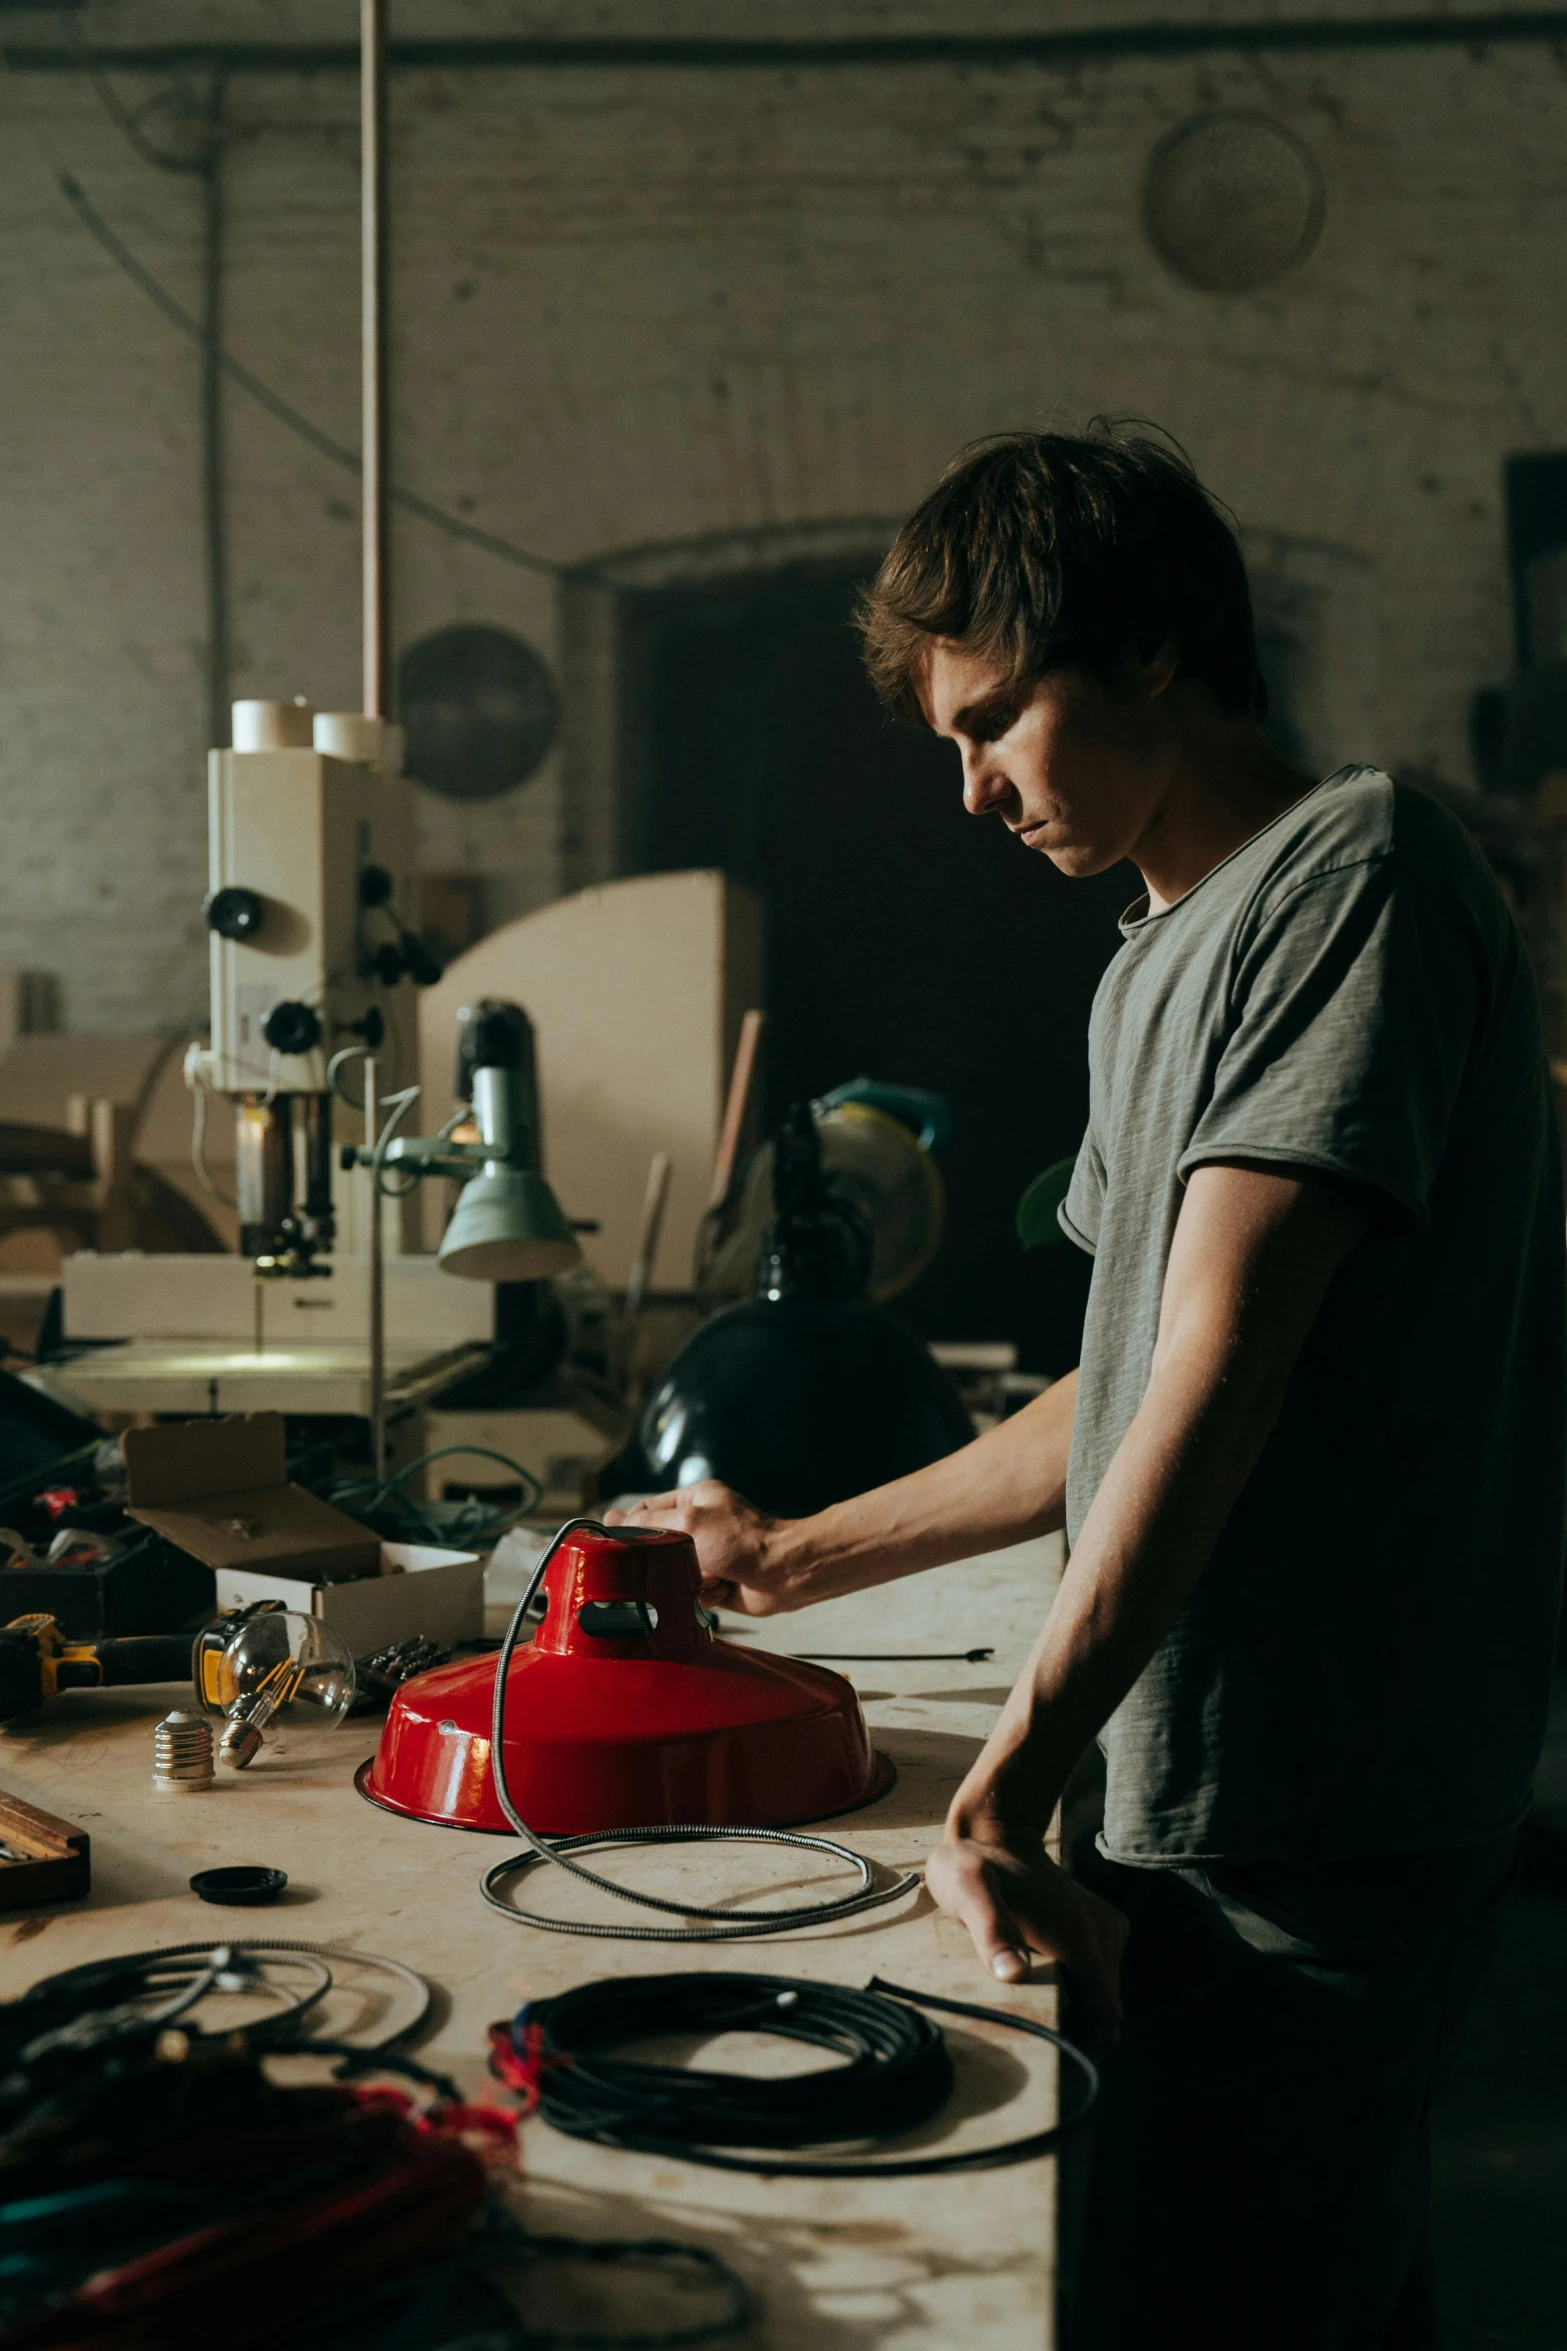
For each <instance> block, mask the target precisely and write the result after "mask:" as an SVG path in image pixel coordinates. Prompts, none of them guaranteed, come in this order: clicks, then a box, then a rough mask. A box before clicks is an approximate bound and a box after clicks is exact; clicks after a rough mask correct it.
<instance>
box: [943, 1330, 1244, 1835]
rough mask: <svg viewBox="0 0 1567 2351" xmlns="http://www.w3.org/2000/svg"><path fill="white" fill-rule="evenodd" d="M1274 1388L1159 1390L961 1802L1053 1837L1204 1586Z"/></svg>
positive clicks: (1179, 1379) (965, 1821)
mask: <svg viewBox="0 0 1567 2351" xmlns="http://www.w3.org/2000/svg"><path fill="white" fill-rule="evenodd" d="M1278 1409H1279V1395H1278V1392H1277V1391H1276V1389H1275V1388H1274V1387H1273V1386H1272V1384H1271V1383H1268V1382H1265V1381H1244V1380H1235V1379H1226V1378H1225V1377H1224V1376H1223V1375H1222V1373H1221V1372H1219V1371H1218V1370H1217V1369H1216V1368H1215V1367H1213V1366H1212V1365H1205V1364H1203V1363H1202V1362H1200V1361H1199V1362H1197V1363H1190V1362H1186V1363H1183V1362H1176V1363H1174V1364H1172V1365H1170V1366H1169V1367H1168V1368H1167V1369H1166V1370H1164V1371H1163V1372H1161V1373H1159V1374H1157V1375H1156V1376H1155V1378H1154V1379H1153V1381H1152V1382H1151V1383H1150V1385H1149V1389H1148V1393H1147V1395H1146V1396H1145V1397H1144V1399H1143V1402H1142V1405H1141V1407H1140V1408H1139V1410H1138V1413H1137V1417H1136V1418H1135V1420H1134V1421H1133V1422H1132V1425H1131V1427H1130V1428H1129V1429H1128V1430H1127V1433H1126V1436H1125V1438H1124V1439H1123V1440H1122V1443H1121V1445H1120V1448H1119V1450H1118V1451H1117V1453H1116V1456H1115V1459H1114V1461H1113V1462H1112V1463H1111V1466H1110V1468H1109V1470H1108V1472H1107V1473H1106V1476H1105V1479H1104V1483H1103V1484H1102V1485H1101V1487H1100V1489H1099V1492H1098V1493H1097V1495H1096V1496H1095V1497H1094V1502H1093V1506H1092V1508H1091V1509H1090V1511H1089V1513H1088V1516H1087V1518H1086V1519H1085V1521H1084V1523H1083V1528H1082V1532H1081V1534H1080V1536H1079V1538H1078V1543H1077V1548H1076V1550H1075V1551H1074V1553H1073V1555H1072V1558H1071V1560H1070V1562H1069V1563H1068V1567H1067V1572H1066V1574H1065V1576H1064V1577H1063V1578H1062V1582H1061V1588H1060V1590H1059V1591H1058V1593H1057V1595H1056V1599H1055V1603H1054V1605H1053V1607H1052V1608H1051V1611H1050V1614H1049V1616H1048V1618H1047V1619H1046V1622H1045V1626H1044V1630H1043V1631H1042V1632H1041V1634H1040V1636H1039V1639H1038V1641H1037V1642H1036V1643H1035V1645H1034V1650H1033V1654H1032V1656H1031V1657H1030V1659H1029V1661H1028V1664H1027V1665H1026V1666H1025V1667H1024V1669H1023V1672H1022V1673H1021V1674H1020V1675H1019V1677H1018V1680H1017V1683H1016V1685H1015V1687H1014V1689H1013V1691H1012V1694H1011V1696H1010V1697H1009V1699H1008V1700H1007V1703H1006V1705H1005V1706H1004V1707H1003V1709H1002V1712H1001V1715H1000V1718H999V1719H998V1721H997V1724H996V1727H995V1730H994V1731H993V1732H992V1733H991V1736H990V1738H989V1739H988V1740H987V1742H986V1744H985V1747H984V1749H983V1751H982V1753H981V1754H980V1756H979V1757H978V1759H977V1760H976V1762H975V1764H974V1766H973V1768H972V1769H971V1771H970V1772H969V1774H968V1776H967V1778H966V1779H965V1780H964V1783H963V1785H962V1787H961V1788H960V1789H959V1791H958V1794H957V1796H956V1797H955V1799H954V1801H953V1807H952V1823H953V1825H954V1826H955V1827H959V1828H960V1830H961V1831H962V1833H968V1830H969V1829H970V1828H971V1827H972V1825H973V1823H974V1822H975V1821H976V1820H977V1819H979V1818H981V1817H982V1816H984V1815H985V1814H987V1813H989V1814H995V1815H998V1816H1002V1817H1005V1818H1007V1819H1008V1820H1012V1821H1017V1822H1025V1823H1031V1824H1032V1825H1034V1826H1035V1827H1037V1828H1039V1829H1041V1830H1043V1829H1044V1828H1045V1827H1046V1825H1047V1824H1048V1822H1049V1819H1050V1815H1051V1813H1052V1812H1053V1811H1054V1810H1055V1807H1056V1805H1057V1803H1058V1802H1059V1801H1060V1797H1061V1791H1062V1789H1063V1788H1064V1786H1065V1784H1066V1780H1067V1777H1068V1775H1069V1773H1070V1772H1071V1769H1072V1766H1073V1764H1074V1763H1075V1762H1076V1760H1077V1758H1078V1756H1079V1755H1080V1754H1081V1753H1082V1751H1083V1749H1084V1748H1085V1747H1086V1746H1087V1745H1088V1743H1089V1741H1090V1740H1091V1739H1093V1738H1094V1737H1095V1735H1096V1734H1097V1732H1098V1731H1099V1730H1100V1728H1101V1727H1102V1725H1103V1724H1104V1723H1105V1721H1106V1720H1107V1719H1108V1718H1109V1716H1110V1715H1111V1714H1112V1713H1113V1712H1114V1711H1115V1709H1116V1707H1117V1706H1118V1705H1119V1704H1120V1702H1121V1700H1122V1699H1123V1698H1124V1697H1125V1695H1126V1693H1127V1691H1128V1690H1129V1689H1130V1688H1131V1686H1132V1684H1133V1682H1134V1681H1135V1680H1136V1679H1137V1676H1138V1675H1139V1674H1140V1673H1141V1672H1142V1670H1143V1667H1144V1666H1145V1665H1146V1664H1147V1663H1148V1660H1149V1659H1150V1657H1151V1656H1152V1655H1153V1653H1154V1651H1155V1649H1156V1648H1157V1647H1158V1646H1159V1643H1160V1641H1161V1640H1162V1639H1163V1638H1164V1635H1165V1634H1166V1633H1167V1632H1168V1630H1169V1628H1170V1626H1171V1625H1172V1624H1173V1623H1174V1621H1175V1619H1176V1617H1177V1616H1178V1615H1179V1613H1180V1611H1181V1609H1182V1607H1183V1606H1184V1605H1185V1603H1186V1601H1187V1599H1188V1598H1189V1597H1190V1594H1191V1592H1192V1590H1193V1588H1194V1587H1195V1585H1196V1583H1197V1579H1198V1577H1199V1576H1200V1575H1201V1573H1202V1571H1203V1568H1204V1567H1205V1566H1206V1565H1207V1562H1208V1558H1209V1555H1210V1553H1211V1551H1212V1549H1213V1546H1214V1544H1215V1542H1216V1541H1217V1540H1218V1537H1219V1534H1220V1532H1221V1530H1222V1528H1223V1526H1224V1522H1225V1519H1226V1518H1227V1517H1228V1515H1229V1513H1230V1510H1231V1508H1232V1507H1233V1505H1234V1503H1235V1500H1236V1497H1237V1496H1238V1495H1239V1493H1240V1490H1241V1488H1242V1486H1243V1485H1244V1484H1245V1482H1246V1479H1247V1478H1248V1477H1249V1476H1250V1474H1251V1471H1252V1468H1253V1467H1254V1465H1255V1462H1256V1459H1257V1456H1258V1454H1259V1453H1260V1452H1261V1450H1262V1447H1263V1445H1264V1443H1265V1442H1266V1440H1267V1436H1268V1432H1269V1430H1270V1429H1271V1428H1272V1426H1273V1423H1274V1421H1275V1419H1276V1418H1277V1415H1278Z"/></svg>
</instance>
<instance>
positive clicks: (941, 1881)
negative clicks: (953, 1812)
mask: <svg viewBox="0 0 1567 2351" xmlns="http://www.w3.org/2000/svg"><path fill="white" fill-rule="evenodd" d="M925 1883H926V1885H927V1886H928V1887H929V1888H930V1890H931V1893H932V1894H933V1895H934V1896H935V1898H936V1901H937V1902H938V1904H939V1905H940V1907H941V1908H942V1909H943V1910H944V1911H945V1912H946V1913H947V1915H948V1917H949V1918H955V1919H956V1920H957V1921H958V1923H959V1925H960V1926H965V1927H967V1928H968V1931H969V1933H970V1935H971V1936H972V1937H973V1939H974V1948H975V1950H976V1951H977V1952H978V1953H979V1956H980V1958H981V1959H982V1960H983V1961H984V1963H985V1965H986V1967H988V1968H989V1970H990V1972H991V1974H992V1975H994V1976H996V1977H998V1978H999V1979H1000V1981H1001V1982H1002V1983H1006V1984H1015V1983H1021V1982H1023V1981H1025V1980H1026V1978H1027V1976H1028V1974H1029V1971H1030V1968H1031V1966H1032V1963H1033V1961H1034V1960H1035V1959H1036V1958H1038V1959H1055V1960H1059V1961H1060V1963H1061V1966H1062V1967H1063V1969H1064V1970H1065V1971H1066V1974H1067V1976H1068V1977H1069V1978H1070V1980H1071V1985H1072V1990H1073V1992H1074V1993H1075V1994H1076V1996H1077V1998H1078V1999H1079V2000H1080V2001H1081V2002H1082V2004H1083V2009H1084V2016H1085V2022H1086V2024H1087V2027H1088V2030H1089V2032H1090V2033H1091V2034H1092V2036H1093V2037H1094V2038H1096V2039H1102V2040H1107V2041H1114V2040H1116V2039H1118V2038H1119V2036H1120V2030H1121V1954H1122V1952H1123V1951H1124V1950H1125V1948H1126V1938H1127V1935H1128V1933H1129V1931H1130V1930H1129V1928H1128V1925H1127V1921H1126V1918H1125V1916H1124V1914H1123V1913H1122V1912H1121V1911H1119V1910H1117V1909H1115V1908H1114V1906H1113V1905H1112V1904H1111V1903H1109V1902H1104V1901H1101V1900H1100V1898H1099V1896H1098V1895H1097V1894H1091V1893H1090V1892H1089V1891H1088V1889H1087V1887H1086V1886H1080V1885H1078V1884H1077V1883H1076V1881H1075V1880H1074V1879H1072V1878H1069V1877H1068V1876H1067V1874H1066V1871H1065V1870H1064V1869H1060V1868H1058V1867H1057V1865H1056V1863H1055V1862H1053V1861H1052V1860H1051V1859H1050V1858H1049V1856H1048V1854H1047V1853H1046V1852H1045V1849H1044V1840H1043V1838H1042V1837H1041V1836H1040V1834H1039V1831H1038V1830H1037V1829H1035V1828H1030V1827H1026V1826H1023V1825H1021V1824H1019V1825H1009V1824H1007V1823H1004V1822H996V1823H986V1824H985V1825H984V1826H983V1827H976V1828H975V1829H974V1830H973V1831H972V1832H970V1833H969V1834H967V1835H958V1834H955V1833H954V1832H953V1831H951V1830H949V1831H948V1833H947V1835H946V1836H945V1837H944V1838H943V1839H942V1842H941V1843H940V1844H939V1845H938V1846H937V1847H936V1850H935V1852H934V1853H933V1854H932V1855H931V1857H930V1859H929V1861H927V1863H926V1864H925Z"/></svg>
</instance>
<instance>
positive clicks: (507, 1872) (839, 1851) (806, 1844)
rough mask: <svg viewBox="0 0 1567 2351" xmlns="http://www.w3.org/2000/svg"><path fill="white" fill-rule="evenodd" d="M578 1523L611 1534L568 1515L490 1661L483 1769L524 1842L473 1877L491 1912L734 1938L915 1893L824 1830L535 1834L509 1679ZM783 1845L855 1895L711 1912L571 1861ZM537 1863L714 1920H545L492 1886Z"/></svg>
mask: <svg viewBox="0 0 1567 2351" xmlns="http://www.w3.org/2000/svg"><path fill="white" fill-rule="evenodd" d="M579 1530H583V1531H585V1532H587V1533H590V1534H595V1535H610V1536H612V1537H613V1536H614V1533H615V1530H614V1529H613V1528H612V1527H606V1526H604V1525H602V1524H601V1523H600V1522H599V1520H597V1519H596V1518H568V1519H567V1521H566V1523H565V1525H564V1526H563V1527H560V1528H558V1529H557V1530H556V1532H555V1534H554V1535H553V1536H552V1537H551V1538H550V1541H549V1543H548V1544H547V1545H546V1547H545V1550H544V1553H543V1555H542V1557H541V1558H540V1560H539V1563H538V1565H537V1567H536V1568H535V1569H534V1571H533V1573H532V1575H531V1576H530V1577H529V1579H528V1585H527V1589H526V1591H525V1592H524V1593H523V1595H522V1598H521V1599H520V1600H519V1601H518V1603H517V1606H516V1609H515V1611H514V1613H513V1615H512V1620H511V1623H510V1624H509V1625H508V1626H507V1628H506V1638H505V1640H504V1641H503V1642H502V1643H501V1651H500V1656H499V1658H498V1659H497V1660H496V1666H495V1701H494V1705H493V1707H492V1709H491V1714H490V1771H491V1775H492V1777H493V1779H494V1782H495V1793H496V1795H497V1797H498V1798H499V1799H500V1807H501V1810H502V1811H503V1812H504V1813H505V1815H506V1818H507V1819H508V1820H509V1821H510V1822H511V1825H512V1827H513V1828H514V1829H515V1830H516V1832H517V1834H518V1836H519V1837H521V1838H522V1839H523V1840H524V1842H525V1843H526V1844H527V1846H528V1848H529V1850H528V1851H527V1852H526V1853H513V1854H511V1855H510V1856H509V1857H508V1858H507V1859H506V1860H505V1861H498V1862H496V1863H495V1865H494V1867H493V1868H491V1869H487V1870H486V1871H485V1873H484V1875H483V1877H482V1878H481V1879H480V1881H479V1886H480V1891H481V1892H482V1894H483V1896H484V1899H485V1901H486V1902H488V1904H489V1905H490V1908H491V1909H492V1910H498V1911H499V1912H500V1914H501V1916H502V1917H503V1918H509V1919H512V1920H513V1921H514V1922H515V1923H516V1924H517V1925H519V1926H530V1927H543V1928H546V1929H547V1930H548V1931H549V1932H550V1933H551V1934H557V1935H596V1936H602V1937H607V1938H609V1939H610V1940H612V1941H615V1942H635V1943H738V1942H741V1941H743V1940H744V1939H745V1938H747V1937H748V1936H752V1935H776V1934H786V1933H788V1932H789V1931H791V1930H792V1929H794V1928H797V1927H814V1926H831V1925H834V1924H835V1923H836V1922H837V1921H838V1920H839V1919H844V1918H856V1917H858V1916H859V1914H860V1913H861V1912H862V1911H865V1910H879V1909H880V1908H881V1907H882V1905H883V1904H884V1903H888V1902H897V1901H899V1900H900V1899H901V1898H902V1896H903V1895H905V1894H909V1893H912V1892H913V1890H914V1888H915V1887H916V1886H917V1885H918V1884H919V1875H918V1872H917V1871H914V1870H909V1871H906V1872H905V1873H904V1875H903V1876H901V1877H899V1878H897V1879H895V1880H894V1882H893V1883H892V1884H891V1885H890V1886H878V1885H877V1883H876V1878H875V1873H874V1871H873V1869H872V1867H871V1864H870V1863H869V1862H868V1861H867V1860H866V1858H865V1856H864V1854H863V1853H855V1852H853V1851H852V1850H851V1848H850V1847H849V1846H847V1845H839V1844H836V1843H835V1842H834V1840H833V1839H832V1838H831V1837H807V1836H802V1835H800V1834H799V1832H798V1831H797V1830H793V1829H751V1828H700V1827H690V1828H656V1829H599V1830H595V1831H593V1832H592V1833H591V1834H589V1835H587V1836H576V1837H550V1838H544V1837H541V1836H539V1835H537V1834H536V1832H535V1831H534V1830H533V1829H531V1828H530V1827H529V1826H528V1824H527V1822H526V1821H525V1820H524V1819H523V1817H522V1814H521V1813H520V1812H519V1811H518V1810H517V1807H516V1805H515V1803H514V1802H513V1801H512V1793H511V1789H510V1787H509V1786H508V1785H507V1779H506V1678H507V1673H508V1670H509V1668H510V1665H511V1661H512V1655H513V1652H514V1651H515V1649H516V1646H517V1641H518V1638H519V1636H520V1634H521V1632H522V1628H523V1625H524V1623H525V1621H526V1619H527V1614H528V1610H529V1608H530V1607H531V1606H532V1603H533V1597H534V1594H535V1593H536V1592H537V1591H538V1589H539V1586H540V1585H541V1584H542V1583H543V1581H544V1571H545V1569H546V1568H547V1567H548V1566H549V1563H550V1561H551V1560H552V1559H553V1558H554V1556H555V1554H556V1552H557V1551H558V1550H559V1549H560V1547H561V1545H562V1543H563V1542H564V1541H565V1540H566V1537H567V1536H568V1535H573V1534H576V1533H577V1532H578V1531H579ZM728 1844H736V1845H785V1846H787V1847H788V1848H789V1849H790V1850H791V1851H792V1852H796V1853H800V1852H804V1853H825V1854H826V1855H827V1856H828V1857H829V1859H831V1860H833V1861H841V1862H843V1863H845V1864H846V1865H847V1866H848V1867H849V1868H850V1869H852V1870H853V1871H854V1872H855V1874H856V1876H857V1877H858V1879H859V1884H858V1886H857V1887H856V1888H855V1890H854V1892H853V1893H852V1894H841V1895H837V1896H833V1897H830V1898H829V1899H828V1900H826V1901H822V1902H796V1903H791V1904H789V1905H788V1906H787V1907H785V1908H781V1909H777V1910H710V1909H705V1908H704V1907H703V1906H702V1905H701V1904H699V1903H695V1902H669V1901H666V1900H665V1899H664V1898H663V1896H662V1895H659V1894H638V1893H635V1892H633V1890H632V1889H631V1887H629V1886H620V1885H617V1884H616V1883H615V1881H614V1879H613V1878H605V1877H600V1876H599V1875H598V1873H597V1871H596V1870H591V1869H584V1868H583V1866H582V1864H581V1862H580V1861H573V1860H572V1859H571V1856H572V1855H573V1854H574V1853H587V1852H592V1851H594V1850H595V1849H611V1848H618V1847H623V1846H628V1845H630V1846H638V1845H728ZM541 1861H553V1862H554V1863H555V1865H556V1867H557V1868H558V1869H564V1870H567V1871H569V1873H570V1875H571V1876H572V1877H574V1878H580V1879H581V1880H582V1881H583V1883H584V1884H585V1885H589V1886H596V1887H597V1888H598V1890H599V1892H600V1893H602V1894H612V1895H613V1896H614V1897H615V1899H616V1901H618V1902H635V1903H637V1904H638V1905H639V1906H640V1907H641V1908H642V1909H644V1910H661V1911H664V1912H665V1913H666V1914H667V1915H669V1916H670V1917H673V1918H701V1919H707V1920H710V1921H712V1922H714V1923H712V1924H710V1925H707V1926H687V1927H655V1926H607V1925H602V1924H599V1923H598V1922H596V1921H595V1922H589V1921H587V1920H584V1919H576V1918H547V1917H544V1916H542V1915H541V1914H540V1913H539V1912H537V1911H532V1910H519V1909H518V1908H517V1906H516V1904H515V1903H512V1902H508V1901H507V1900H506V1899H505V1898H504V1897H503V1896H502V1894H501V1893H500V1892H499V1891H498V1889H499V1886H500V1882H501V1880H502V1879H503V1878H507V1877H511V1876H514V1875H516V1874H517V1873H518V1872H519V1871H521V1870H526V1869H531V1868H533V1867H534V1866H535V1864H536V1863H538V1862H541Z"/></svg>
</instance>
